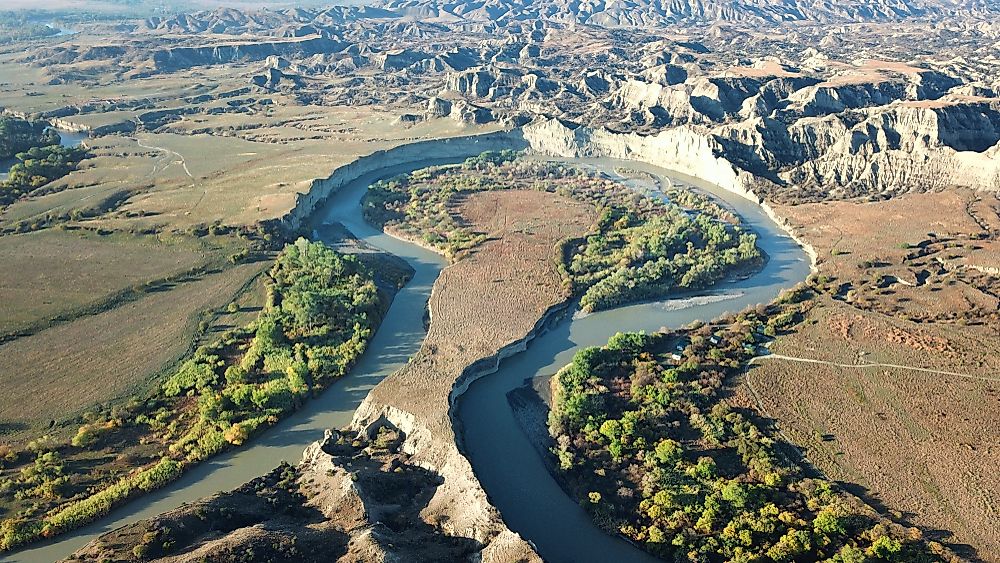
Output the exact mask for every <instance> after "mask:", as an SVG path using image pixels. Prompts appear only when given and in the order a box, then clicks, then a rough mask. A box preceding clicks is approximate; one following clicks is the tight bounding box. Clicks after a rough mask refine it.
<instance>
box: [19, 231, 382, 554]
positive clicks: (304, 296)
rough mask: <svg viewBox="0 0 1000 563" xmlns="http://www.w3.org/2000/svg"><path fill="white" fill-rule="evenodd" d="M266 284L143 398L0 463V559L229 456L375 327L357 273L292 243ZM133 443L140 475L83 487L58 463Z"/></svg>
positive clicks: (82, 480)
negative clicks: (238, 318)
mask: <svg viewBox="0 0 1000 563" xmlns="http://www.w3.org/2000/svg"><path fill="white" fill-rule="evenodd" d="M268 281H269V283H268V285H267V302H266V304H265V307H264V308H263V310H262V311H261V313H260V315H259V317H258V318H257V320H256V321H254V322H253V323H251V324H250V325H249V326H247V327H244V328H241V329H235V330H232V331H230V332H228V333H227V334H225V335H224V336H223V338H222V339H221V340H220V341H219V342H217V343H215V344H212V345H207V346H202V347H200V348H199V349H197V350H196V351H195V353H194V355H193V356H192V357H191V358H189V359H188V360H187V361H185V362H184V363H183V364H181V366H180V367H179V368H178V369H177V370H176V371H174V372H173V373H171V374H170V375H169V376H168V377H167V378H166V379H165V380H164V381H163V383H162V385H161V386H160V388H159V389H158V390H157V391H156V392H154V393H153V394H152V395H151V396H149V397H147V398H146V399H139V398H137V399H135V400H133V401H132V402H130V403H128V404H126V405H122V406H120V407H116V408H114V409H111V410H110V411H109V412H107V413H105V414H103V415H101V416H97V415H95V416H92V417H87V418H86V420H87V422H86V423H85V424H83V425H81V426H80V427H79V429H78V431H77V433H76V435H75V436H74V437H73V438H72V439H71V440H70V443H69V444H58V443H55V441H54V440H48V439H47V440H46V441H44V443H43V442H42V441H39V442H38V443H37V444H34V443H33V444H29V446H28V448H26V450H25V451H22V452H14V451H8V452H0V453H2V454H3V459H2V460H0V463H10V464H11V468H10V469H8V470H7V471H5V475H12V477H6V476H5V478H4V479H0V495H2V497H3V500H4V501H5V504H6V505H7V506H13V505H14V504H15V501H23V502H20V506H24V507H25V508H24V509H23V510H20V511H18V512H16V513H15V512H13V511H12V512H11V513H8V514H5V515H4V516H5V519H4V520H3V521H0V551H3V550H6V549H10V548H12V547H15V546H18V545H21V544H24V543H27V542H30V541H33V540H35V539H38V538H40V537H49V536H51V535H54V534H56V533H59V532H62V531H65V530H69V529H72V528H75V527H78V526H80V525H82V524H84V523H86V522H89V521H91V520H93V519H94V518H96V517H98V516H101V515H103V514H106V513H107V512H108V511H110V510H111V508H112V507H113V506H115V505H116V504H118V503H120V502H122V501H124V500H125V499H127V498H129V497H131V496H134V495H137V494H140V493H142V492H143V491H149V490H152V489H155V488H157V487H159V486H162V485H163V484H164V483H166V482H168V481H170V480H172V479H174V478H176V477H177V476H179V475H180V474H181V473H182V472H183V471H184V469H185V468H186V467H188V466H190V465H192V464H194V463H197V462H199V461H202V460H204V459H205V458H207V457H209V456H211V455H213V454H215V453H217V452H219V451H221V450H223V449H224V448H226V447H228V446H229V445H241V444H242V443H243V442H245V441H246V440H247V439H249V438H250V437H251V436H253V435H254V433H255V432H257V431H258V430H259V429H261V428H262V427H265V426H267V425H270V424H273V423H275V422H277V420H278V419H279V418H281V417H282V416H284V415H287V414H288V413H289V412H291V411H293V410H294V409H296V408H298V407H299V406H300V405H301V404H302V402H303V401H305V400H306V399H307V398H308V396H309V395H310V393H311V392H312V391H314V390H318V389H321V388H323V387H325V386H326V385H328V384H329V383H330V382H332V381H333V380H334V379H336V378H337V377H340V376H342V375H343V374H345V373H346V372H347V371H348V370H349V369H350V367H351V366H352V365H353V364H354V363H355V362H356V361H357V359H358V358H359V357H360V356H361V354H362V353H363V352H364V350H365V347H366V345H367V343H368V340H369V337H370V336H371V334H372V332H373V331H374V328H375V324H376V323H377V322H378V318H379V312H380V306H381V303H380V299H379V295H378V290H377V288H376V286H375V283H374V281H373V278H372V275H371V273H370V272H369V271H368V270H367V268H365V267H364V265H363V264H361V262H360V261H358V260H357V259H356V258H355V257H353V256H346V255H342V254H339V253H337V252H335V251H334V250H332V249H331V248H329V247H327V246H325V245H324V244H322V243H320V242H309V241H307V240H305V239H299V240H297V241H296V242H295V243H294V244H290V245H287V246H286V247H285V248H284V249H283V250H282V251H281V253H280V254H279V255H278V257H277V260H276V261H275V264H274V266H273V267H272V268H271V270H270V272H269V280H268ZM135 436H141V437H142V443H145V444H149V445H150V446H151V447H147V448H144V450H145V452H146V453H145V454H143V456H142V457H136V458H135V459H133V464H134V466H136V467H144V468H143V469H139V470H136V471H133V472H131V473H128V474H126V475H124V476H120V477H114V476H113V475H109V474H108V473H106V472H103V471H101V472H98V474H95V475H83V474H79V473H78V472H77V470H76V469H74V468H73V467H72V466H70V465H68V464H67V463H66V462H67V460H68V459H69V457H70V455H69V454H73V453H75V452H76V453H79V452H80V451H81V450H87V449H90V450H95V449H100V448H103V447H107V446H109V445H111V444H117V443H121V442H122V441H128V440H130V439H134V438H135ZM64 453H65V454H67V455H66V457H65V458H64V457H63V454H64ZM88 463H89V462H88ZM109 478H110V480H109ZM95 491H96V492H95Z"/></svg>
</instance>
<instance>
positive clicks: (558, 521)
mask: <svg viewBox="0 0 1000 563" xmlns="http://www.w3.org/2000/svg"><path fill="white" fill-rule="evenodd" d="M471 154H472V153H470V155H471ZM453 162H454V161H453ZM573 162H578V163H583V164H587V165H592V166H597V167H599V168H601V169H602V170H605V171H607V172H609V173H611V172H612V171H613V169H614V167H615V166H627V167H629V168H633V169H641V170H644V171H648V172H650V173H651V174H654V175H655V176H657V177H659V178H660V179H661V181H665V180H666V179H667V178H671V179H673V181H674V182H675V183H682V184H686V185H691V186H696V187H697V188H698V189H700V190H703V191H705V192H708V193H711V194H712V195H714V196H716V197H718V198H720V199H721V200H723V201H725V202H726V203H727V204H728V205H729V206H730V207H731V208H732V209H734V210H735V211H736V212H737V213H739V214H740V215H741V216H742V217H743V219H744V221H745V222H747V223H749V225H750V226H751V227H753V228H754V230H755V231H756V232H757V234H758V236H759V238H760V242H759V244H760V246H761V247H762V248H763V249H764V251H765V252H767V254H768V256H769V257H770V260H769V261H768V263H767V265H766V266H765V267H764V269H763V270H762V271H761V272H760V273H758V274H757V275H755V276H753V277H751V278H749V279H746V280H742V281H735V282H727V283H723V284H720V285H719V286H717V287H716V288H714V289H713V290H711V291H707V292H704V293H701V294H698V295H690V296H685V297H684V298H679V299H670V300H665V301H659V302H651V303H644V304H639V305H633V306H629V307H623V308H620V309H614V310H611V311H604V312H601V313H596V314H592V315H587V316H583V317H580V316H573V317H572V318H567V319H565V320H563V321H562V322H558V323H556V324H555V325H554V326H552V327H551V328H550V330H548V331H547V332H545V333H544V334H542V335H540V336H539V337H537V338H536V339H535V340H533V341H532V342H530V343H529V345H528V349H527V350H526V351H525V352H523V353H521V354H518V355H515V356H513V357H511V358H508V359H505V360H504V361H503V362H501V364H500V369H499V371H498V372H497V373H495V374H491V375H489V376H486V377H484V378H482V379H480V380H478V381H476V382H474V383H473V384H472V385H471V386H470V387H469V389H468V390H467V391H466V392H465V394H463V395H462V396H461V397H459V399H458V401H457V405H456V412H455V416H456V417H457V418H458V421H459V427H460V439H461V441H462V451H463V453H465V454H466V455H467V456H468V458H469V460H470V462H471V463H472V467H473V469H474V470H475V472H476V475H477V477H478V478H479V479H480V481H481V482H482V485H483V487H484V488H485V490H486V492H487V494H488V495H489V497H490V500H491V502H492V503H493V504H494V505H495V506H496V507H497V508H498V509H499V510H500V513H501V515H502V516H503V518H504V521H505V522H506V523H507V525H508V526H509V527H510V528H511V529H512V530H514V531H515V532H518V533H520V534H521V535H522V536H524V537H525V538H527V539H528V540H529V541H531V542H532V543H533V544H534V545H535V547H536V549H537V550H538V552H539V554H541V555H542V557H543V558H545V559H546V560H548V561H553V562H557V563H558V562H569V561H573V562H587V561H595V562H596V561H602V562H603V561H649V560H652V558H651V557H650V556H648V555H647V554H645V553H644V552H642V551H641V550H639V549H637V548H636V547H634V546H632V545H631V544H629V543H628V542H625V541H624V540H622V539H620V538H617V537H613V536H610V535H607V534H605V533H603V532H602V531H600V530H599V529H598V528H597V527H596V526H595V525H594V524H593V522H592V521H591V520H590V518H589V516H588V515H587V513H586V512H585V511H584V510H583V509H582V508H581V507H580V506H579V505H578V504H577V502H576V501H574V500H573V499H571V498H570V497H568V496H567V495H566V494H565V493H564V492H563V491H562V489H561V488H560V487H559V485H558V484H557V483H556V481H555V480H554V479H553V478H552V476H551V475H550V474H549V473H548V470H547V469H546V467H545V465H544V464H543V462H542V459H541V457H540V456H539V454H538V452H537V450H536V449H535V447H534V446H533V445H532V443H531V442H530V441H529V440H528V438H527V436H526V435H525V433H524V432H523V430H522V429H521V426H520V425H519V424H518V421H517V420H516V419H515V418H514V413H513V411H512V409H511V408H510V405H509V403H508V401H507V393H509V392H510V391H512V390H514V389H516V388H519V387H521V386H522V385H523V384H524V382H525V380H527V379H531V378H534V377H538V376H546V375H549V374H552V373H554V372H555V371H556V370H558V369H559V368H560V367H562V366H563V365H565V364H567V363H569V361H570V360H571V358H572V356H573V354H574V353H575V352H576V351H577V350H578V349H579V348H580V347H581V346H591V345H601V344H603V343H605V342H606V341H607V339H608V338H609V337H610V336H611V335H613V334H614V333H616V332H619V331H637V330H645V331H647V332H652V331H655V330H657V329H659V328H660V327H664V326H666V327H678V326H681V325H684V324H686V323H688V322H691V321H694V320H698V319H702V320H708V319H712V318H715V317H717V316H719V315H721V314H724V313H726V312H735V311H739V310H742V309H744V308H746V307H748V306H753V305H757V304H759V303H766V302H769V301H771V300H772V299H773V298H774V297H776V296H777V295H778V294H779V293H780V292H781V291H782V290H784V289H786V288H789V287H791V286H793V285H795V284H796V283H798V282H800V281H802V280H804V279H805V278H806V276H807V275H808V274H809V267H810V263H809V259H808V257H807V256H806V254H805V252H804V251H803V250H802V248H800V247H799V246H798V245H797V244H796V243H795V242H794V241H793V240H792V239H791V238H789V237H788V236H787V235H786V234H785V233H784V232H783V231H782V230H781V228H780V227H779V226H778V225H777V224H775V223H774V221H772V220H771V219H770V218H769V217H768V216H767V215H766V214H765V213H764V211H763V210H762V209H761V208H760V207H759V206H758V205H756V204H755V203H753V202H751V201H748V200H746V199H744V198H741V197H740V196H738V195H735V194H732V193H729V192H726V191H724V190H722V189H719V188H715V187H713V186H710V185H705V184H703V183H699V182H698V181H697V180H695V179H693V178H687V177H684V176H681V175H679V174H674V173H671V172H667V171H665V170H662V169H658V168H655V167H652V166H647V165H644V164H640V163H634V162H623V161H615V160H610V159H587V160H574V161H573ZM445 163H447V161H431V160H428V161H425V162H422V163H420V164H419V165H404V166H396V167H387V168H384V169H382V170H380V171H378V172H375V173H372V174H368V175H365V176H363V177H361V178H359V179H357V180H355V181H354V182H351V183H350V184H348V185H347V186H345V187H344V188H343V189H341V190H340V192H338V193H336V194H334V195H332V196H331V197H330V201H329V202H328V204H327V205H326V206H325V208H324V209H322V210H321V211H320V212H319V213H318V214H317V216H318V217H319V219H318V220H319V221H321V222H340V223H342V224H343V225H344V226H346V227H347V228H348V229H349V230H350V231H351V232H352V233H354V235H355V236H357V237H358V238H360V239H363V240H365V241H366V242H368V243H369V244H371V245H373V246H375V247H378V248H380V249H382V250H385V251H387V252H390V253H392V254H395V255H397V256H399V257H401V258H403V259H405V260H406V261H407V262H409V263H410V265H411V266H412V267H413V269H414V271H415V274H414V277H413V280H412V281H411V282H410V283H409V284H407V286H406V287H404V288H403V289H402V290H401V291H400V292H399V293H398V294H397V296H396V299H395V300H394V301H393V303H392V306H391V307H390V309H389V311H388V313H387V314H386V317H385V319H384V320H383V322H382V325H381V326H380V327H379V329H378V331H377V332H376V334H375V336H374V338H373V340H372V342H371V344H370V345H369V347H368V351H367V352H366V353H365V354H364V356H363V357H362V358H361V360H360V361H359V362H358V364H357V365H356V366H355V368H354V369H353V370H352V371H351V373H350V374H349V375H347V376H345V377H344V378H342V379H341V380H339V381H337V382H335V383H334V384H333V385H331V387H330V388H329V389H327V390H326V391H325V392H324V393H323V394H322V395H320V396H319V397H318V398H315V399H313V400H312V401H310V402H309V403H307V404H306V405H305V407H304V408H303V409H302V410H300V411H298V412H296V413H295V414H294V415H292V416H291V417H289V418H287V419H285V420H283V421H282V422H280V423H278V424H277V425H275V426H274V427H272V428H271V429H269V430H267V431H266V432H264V433H263V434H262V435H261V436H259V437H257V438H256V439H254V440H253V441H252V442H251V443H250V445H249V446H248V447H247V448H244V449H242V450H238V451H234V452H229V453H226V454H223V455H220V456H217V457H215V458H213V459H211V460H209V461H207V462H205V463H203V464H201V465H199V466H198V467H195V468H194V469H192V470H190V471H189V472H187V473H186V474H184V475H183V476H182V477H181V478H180V479H178V480H177V481H175V482H174V483H172V484H170V485H169V486H167V487H166V488H164V489H161V490H159V491H156V492H153V493H151V494H148V495H145V496H143V497H140V498H138V499H136V500H134V501H132V502H130V503H127V504H125V505H123V506H121V507H118V508H116V509H115V510H114V511H112V513H111V514H109V515H108V516H106V517H104V518H102V519H100V520H98V521H96V522H94V523H92V524H90V525H88V526H85V527H83V528H81V529H79V530H76V531H73V532H70V533H68V534H65V535H62V536H60V537H58V538H56V539H55V540H54V541H50V542H47V543H41V544H36V545H33V546H30V547H29V548H28V549H24V550H22V551H19V552H16V553H12V554H7V555H6V558H4V559H3V560H4V561H23V562H41V561H46V562H48V561H54V560H59V559H62V558H65V557H67V556H68V555H70V554H71V553H72V552H73V551H75V550H77V549H79V548H80V547H82V546H83V545H84V544H86V543H87V542H89V541H91V540H92V539H94V538H95V537H97V536H98V535H100V534H102V533H104V532H107V531H110V530H113V529H115V528H118V527H120V526H123V525H125V524H128V523H130V522H134V521H135V520H138V519H141V518H148V517H150V516H154V515H156V514H159V513H161V512H164V511H167V510H171V509H173V508H176V507H178V506H180V505H181V504H183V503H189V502H193V501H195V500H197V499H199V498H202V497H204V496H207V495H211V494H214V493H217V492H220V491H227V490H230V489H233V488H234V487H236V486H238V485H240V484H242V483H245V482H246V481H249V480H250V479H252V478H254V477H257V476H259V475H262V474H264V473H266V472H267V471H269V470H270V469H272V468H273V467H274V466H276V465H277V464H278V463H279V462H280V461H282V460H285V461H288V462H290V463H295V462H296V461H298V460H299V459H300V458H301V455H302V451H303V449H304V448H305V447H306V446H307V445H309V444H310V443H312V442H314V441H315V440H317V439H320V438H322V435H323V430H324V429H327V428H339V427H342V426H344V425H346V424H348V423H349V422H350V421H351V418H352V416H353V414H354V410H355V409H356V408H357V406H358V405H359V404H360V403H361V401H362V400H363V399H364V397H365V396H366V395H367V393H368V391H369V390H370V389H371V388H372V387H373V386H374V385H375V384H377V383H378V382H379V381H381V380H382V378H384V377H385V376H386V375H388V374H390V373H392V372H393V371H395V370H396V369H398V368H399V367H401V366H402V365H403V364H405V363H406V361H407V360H408V359H409V357H410V356H411V355H412V354H414V353H415V352H416V351H417V350H418V349H419V347H420V345H421V342H422V341H423V338H424V336H425V334H426V333H425V331H424V328H423V315H424V307H425V304H426V302H427V299H428V297H429V296H430V290H431V287H432V286H433V284H434V281H435V280H436V279H437V276H438V274H439V273H440V271H441V269H442V268H443V267H444V266H445V265H446V262H445V261H444V259H443V258H441V257H440V256H438V255H437V254H435V253H433V252H430V251H427V250H425V249H422V248H420V247H417V246H415V245H412V244H409V243H406V242H403V241H400V240H398V239H394V238H392V237H389V236H387V235H385V234H384V233H382V232H381V231H379V230H377V229H375V228H373V227H372V226H370V225H368V224H367V223H365V222H364V220H363V219H362V217H361V212H360V208H359V202H360V199H361V197H362V196H363V195H364V191H365V190H366V189H367V186H368V185H369V184H370V183H371V182H373V181H375V180H377V179H380V178H385V177H390V176H392V175H395V174H399V173H402V172H406V171H409V170H413V169H416V168H420V167H424V166H429V165H434V164H445Z"/></svg>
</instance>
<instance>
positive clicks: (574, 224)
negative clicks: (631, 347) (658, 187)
mask: <svg viewBox="0 0 1000 563" xmlns="http://www.w3.org/2000/svg"><path fill="white" fill-rule="evenodd" d="M453 211H454V212H455V213H456V214H457V215H458V216H459V217H460V218H461V219H462V220H464V221H465V222H466V223H467V224H468V225H469V226H470V227H471V228H472V229H473V230H475V231H480V232H483V233H486V234H487V235H488V240H487V241H486V242H484V243H482V244H480V245H479V246H476V247H474V248H473V249H471V251H469V252H468V253H467V254H463V256H462V257H461V258H460V259H459V260H458V261H457V262H455V263H454V264H452V265H451V266H448V267H447V268H445V269H444V270H443V271H442V272H441V275H440V276H439V277H438V279H437V281H436V282H435V284H434V288H433V291H432V293H431V298H430V304H429V308H430V311H431V323H430V327H429V329H428V333H427V337H426V338H425V340H424V343H423V345H422V346H421V348H420V350H419V351H418V352H417V353H416V354H415V355H414V356H413V358H412V359H411V361H410V362H409V363H408V364H406V366H404V367H403V368H402V369H400V370H399V371H397V372H395V373H393V374H392V375H390V376H389V377H387V378H385V379H384V380H382V382H380V383H379V384H378V385H377V386H376V387H375V388H374V389H372V391H371V393H369V395H368V398H367V399H366V401H365V404H364V405H362V407H361V409H360V410H359V413H362V412H363V411H366V410H367V409H371V410H372V413H371V414H372V415H373V421H374V416H377V415H376V414H375V413H377V412H378V411H380V410H382V409H389V410H391V411H392V412H394V413H398V418H396V419H394V420H403V421H405V420H409V421H410V423H407V424H408V425H409V429H408V430H407V432H408V434H409V436H408V439H409V440H411V441H413V443H414V448H415V449H416V450H417V451H415V452H414V454H415V457H414V459H415V460H420V464H421V465H424V464H426V465H428V466H430V467H432V468H436V470H437V471H439V472H440V474H441V476H442V478H443V482H442V483H441V484H440V485H439V486H438V488H437V490H436V491H435V493H434V498H433V499H432V500H431V501H430V503H429V504H428V506H427V508H426V509H424V510H423V511H422V513H421V517H422V518H423V520H424V521H426V522H445V521H447V522H449V524H448V525H449V526H453V527H454V528H453V529H469V527H477V528H485V527H490V526H495V525H496V523H497V522H498V521H499V519H498V518H497V517H496V515H495V514H491V513H490V510H491V509H490V507H489V504H488V503H487V502H486V499H485V493H484V492H483V491H482V489H481V488H480V487H479V484H478V483H477V482H476V480H475V476H474V475H473V473H472V468H471V467H470V466H469V462H468V461H467V460H466V459H465V458H464V457H463V456H462V455H461V454H460V453H459V451H458V449H457V446H456V441H455V432H454V429H453V427H452V421H451V417H450V410H451V401H450V396H451V393H452V391H453V389H454V388H455V386H456V384H457V381H458V379H459V378H460V377H461V375H462V373H463V372H464V370H465V369H466V368H467V367H469V366H471V365H473V364H475V362H477V361H478V360H481V359H484V358H489V357H491V356H493V355H495V354H496V353H497V352H498V351H499V350H500V349H501V348H502V347H504V346H507V345H508V344H512V343H514V342H516V341H518V340H520V339H522V338H524V337H525V336H526V335H527V334H528V333H529V332H530V331H531V330H532V328H533V327H534V326H535V323H536V322H538V320H539V319H540V318H541V317H542V316H543V315H544V314H545V312H546V311H547V310H548V309H549V308H550V307H552V306H554V305H557V304H558V303H560V302H562V301H563V300H565V299H566V298H567V294H566V290H565V289H564V288H563V286H562V277H561V276H560V274H559V272H558V271H557V269H556V260H555V258H556V256H555V252H556V250H555V245H556V242H557V241H559V240H561V239H563V238H565V237H573V236H580V235H582V234H584V233H586V232H587V231H589V230H590V229H591V228H592V227H593V223H594V221H595V220H596V213H595V212H594V210H593V209H591V208H589V207H588V206H585V205H583V204H580V203H578V202H575V201H573V200H570V199H567V198H565V197H561V196H557V195H555V194H551V193H546V192H538V191H533V190H527V191H525V190H510V191H507V190H504V191H493V192H480V193H476V194H473V195H471V196H469V197H468V199H466V200H465V201H464V202H462V203H460V204H459V205H457V206H456V207H455V208H453ZM483 533H484V534H489V533H490V532H489V530H488V529H486V530H484V532H483Z"/></svg>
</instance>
